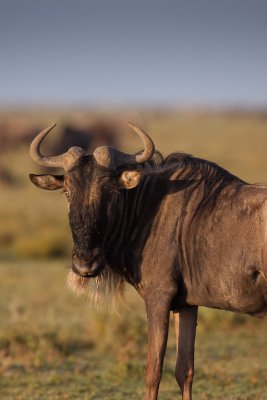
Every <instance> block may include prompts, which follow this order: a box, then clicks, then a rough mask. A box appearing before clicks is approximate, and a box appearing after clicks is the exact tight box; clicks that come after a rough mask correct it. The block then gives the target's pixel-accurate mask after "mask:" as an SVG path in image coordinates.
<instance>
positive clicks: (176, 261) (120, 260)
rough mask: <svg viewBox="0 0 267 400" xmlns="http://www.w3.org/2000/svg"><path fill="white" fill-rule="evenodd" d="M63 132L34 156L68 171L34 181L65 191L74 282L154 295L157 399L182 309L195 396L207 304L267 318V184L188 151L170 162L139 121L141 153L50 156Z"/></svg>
mask: <svg viewBox="0 0 267 400" xmlns="http://www.w3.org/2000/svg"><path fill="white" fill-rule="evenodd" d="M53 127H54V126H51V127H49V128H47V129H46V130H44V131H43V132H41V133H40V134H39V135H38V136H37V137H36V138H35V139H34V140H33V142H32V144H31V148H30V154H31V157H32V158H33V159H34V160H35V161H36V162H38V163H39V164H42V165H45V166H51V167H54V166H56V167H61V168H63V169H64V175H60V176H59V175H58V176H56V175H30V178H31V180H32V182H33V183H34V184H35V185H36V186H38V187H40V188H42V189H48V190H54V189H60V188H63V190H64V192H65V195H66V197H67V200H68V203H69V220H70V226H71V231H72V237H73V243H74V246H73V257H72V271H73V273H72V274H73V275H71V279H72V280H75V281H76V283H77V284H80V286H81V287H83V286H84V285H85V284H86V282H90V280H95V281H97V283H98V285H97V288H99V287H101V285H103V284H106V285H109V286H110V287H113V289H115V291H117V290H120V289H121V288H122V286H123V284H124V283H125V282H128V283H130V284H131V285H133V286H134V287H135V289H136V290H137V291H138V293H139V294H140V295H141V296H142V298H143V299H144V301H145V305H146V310H147V320H148V357H147V368H146V391H147V394H146V399H147V400H155V399H157V395H158V388H159V383H160V379H161V374H162V365H163V359H164V354H165V349H166V342H167V335H168V327H169V316H170V311H173V312H174V321H175V330H176V337H177V363H176V369H175V376H176V379H177V382H178V384H179V386H180V388H181V391H182V394H183V399H184V400H190V399H191V398H192V394H191V391H192V382H193V373H194V342H195V333H196V323H197V312H198V306H206V307H211V308H218V309H223V310H230V311H234V312H240V313H246V314H250V315H254V316H258V317H263V316H265V315H266V314H267V246H266V241H267V188H265V187H260V186H256V185H251V184H248V183H246V182H244V181H242V180H241V179H239V178H237V177H236V176H234V175H232V174H230V173H229V172H227V171H226V170H224V169H223V168H221V167H219V166H218V165H216V164H214V163H212V162H209V161H206V160H201V159H198V158H195V157H192V156H190V155H187V154H182V153H176V154H171V155H169V156H168V157H167V158H165V159H163V157H162V156H161V155H160V153H158V152H156V151H155V148H154V144H153V142H152V140H151V138H150V137H149V136H148V135H147V134H146V133H145V132H144V131H143V130H141V129H140V128H138V127H136V126H135V125H132V124H130V127H131V128H132V129H133V130H134V131H135V132H136V133H137V134H138V136H139V137H140V139H141V140H142V142H143V146H144V150H143V151H142V152H140V153H137V154H134V155H131V154H125V153H123V152H121V151H119V150H117V149H115V148H113V147H110V146H102V147H99V148H97V149H96V150H95V152H94V153H93V155H89V154H86V153H85V151H84V150H82V149H81V148H77V147H72V148H71V149H69V150H68V151H67V152H66V153H64V154H61V155H59V156H56V157H45V156H43V155H42V154H41V151H40V144H41V142H42V141H43V139H44V138H45V136H46V135H47V134H48V133H49V132H50V131H51V129H52V128H53ZM73 277H76V279H75V278H73Z"/></svg>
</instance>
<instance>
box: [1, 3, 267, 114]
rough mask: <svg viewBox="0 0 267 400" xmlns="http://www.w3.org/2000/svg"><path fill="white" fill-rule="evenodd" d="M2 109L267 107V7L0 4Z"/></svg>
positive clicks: (153, 4) (259, 4)
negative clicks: (11, 106) (56, 106)
mask: <svg viewBox="0 0 267 400" xmlns="http://www.w3.org/2000/svg"><path fill="white" fill-rule="evenodd" d="M0 103H1V104H4V105H8V104H21V105H27V104H48V105H49V104H50V105H51V104H57V103H59V104H68V105H69V104H70V105H79V104H82V105H212V106H220V105H226V106H253V107H255V106H261V107H262V106H267V1H266V0H250V1H248V0H224V1H220V0H181V1H179V0H147V1H146V0H131V1H129V0H105V1H104V0H72V1H71V0H53V1H52V0H46V1H40V0H16V1H15V0H0Z"/></svg>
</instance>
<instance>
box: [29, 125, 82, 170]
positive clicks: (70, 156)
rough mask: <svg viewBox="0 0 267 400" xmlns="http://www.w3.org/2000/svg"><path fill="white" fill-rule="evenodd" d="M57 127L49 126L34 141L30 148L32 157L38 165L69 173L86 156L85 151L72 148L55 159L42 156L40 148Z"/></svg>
mask: <svg viewBox="0 0 267 400" xmlns="http://www.w3.org/2000/svg"><path fill="white" fill-rule="evenodd" d="M55 126H56V124H54V125H51V126H49V127H48V128H46V129H45V130H43V131H42V132H40V133H39V134H38V135H37V136H36V137H35V138H34V139H33V141H32V143H31V146H30V156H31V158H32V159H33V160H34V161H36V162H37V163H38V164H41V165H44V166H47V167H57V168H63V169H64V170H65V171H68V170H69V169H71V168H72V166H73V165H74V164H75V163H76V161H77V160H78V159H79V158H80V157H81V156H82V155H85V151H84V150H83V149H81V148H80V147H71V148H70V149H69V150H68V151H67V152H66V153H63V154H60V155H59V156H54V157H45V156H43V155H42V154H41V151H40V146H41V143H42V141H43V140H44V138H45V137H46V135H48V133H49V132H50V131H51V130H52V129H53V128H54V127H55Z"/></svg>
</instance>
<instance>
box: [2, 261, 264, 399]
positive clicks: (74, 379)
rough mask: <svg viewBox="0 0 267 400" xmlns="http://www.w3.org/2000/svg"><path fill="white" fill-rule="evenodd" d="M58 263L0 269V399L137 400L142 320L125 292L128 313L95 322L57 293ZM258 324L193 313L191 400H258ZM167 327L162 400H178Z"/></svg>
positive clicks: (81, 303) (61, 269) (61, 280)
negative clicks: (196, 319) (195, 322)
mask: <svg viewBox="0 0 267 400" xmlns="http://www.w3.org/2000/svg"><path fill="white" fill-rule="evenodd" d="M66 265H67V261H66V262H62V261H49V262H44V261H39V262H33V261H31V262H20V263H18V262H6V263H1V264H0V272H1V283H0V293H1V308H0V318H1V321H2V326H1V331H0V355H1V366H0V382H1V385H0V398H1V399H5V400H11V399H12V400H13V399H20V400H26V399H27V400H28V399H46V400H54V399H84V400H85V399H90V400H92V399H97V400H102V399H103V400H104V399H114V400H122V399H125V398H129V399H140V398H143V396H144V379H143V376H144V367H145V358H146V316H145V310H144V305H143V303H142V301H141V299H140V298H139V297H138V296H137V295H136V294H135V292H134V291H133V290H131V289H130V288H129V290H128V292H127V296H126V304H119V305H118V306H117V311H110V312H108V313H100V312H97V311H96V310H92V309H91V308H90V306H89V305H88V304H87V302H86V301H85V300H82V299H80V298H77V297H76V296H74V295H73V294H71V293H70V292H69V291H68V290H67V289H66V287H65V275H66V270H67V268H66ZM266 328H267V324H266V321H264V320H263V321H262V320H254V319H252V318H250V317H246V316H239V318H236V317H235V315H234V314H231V313H224V312H222V311H215V310H207V309H201V311H200V317H199V324H198V335H197V343H196V375H195V384H194V393H195V398H196V399H199V400H206V399H215V398H216V399H222V400H223V399H226V398H227V399H233V400H241V399H242V400H245V399H252V398H253V399H254V398H257V399H266V398H267V396H266V394H265V392H266V386H267V375H266V367H267V336H266ZM174 365H175V339H174V332H173V329H172V326H171V329H170V336H169V343H168V349H167V354H166V361H165V368H164V375H163V379H162V385H161V389H160V399H161V400H167V399H170V398H175V396H176V397H177V398H179V397H178V393H179V392H178V388H177V385H176V382H175V379H174V376H173V370H174Z"/></svg>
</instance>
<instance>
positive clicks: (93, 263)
mask: <svg viewBox="0 0 267 400" xmlns="http://www.w3.org/2000/svg"><path fill="white" fill-rule="evenodd" d="M102 264H103V260H102V257H101V256H100V254H99V251H98V249H94V251H93V252H92V254H91V255H90V257H87V258H86V257H79V256H77V255H76V254H75V253H74V254H73V258H72V270H73V272H75V273H76V274H78V275H83V276H96V275H98V273H99V272H100V271H101V269H102Z"/></svg>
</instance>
